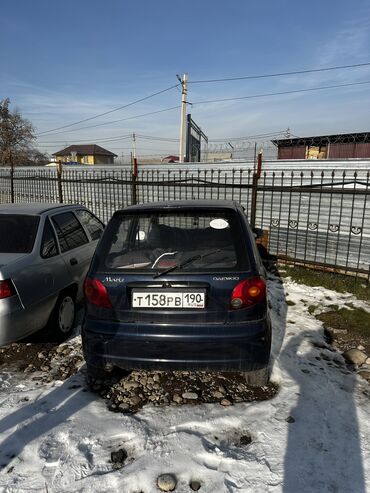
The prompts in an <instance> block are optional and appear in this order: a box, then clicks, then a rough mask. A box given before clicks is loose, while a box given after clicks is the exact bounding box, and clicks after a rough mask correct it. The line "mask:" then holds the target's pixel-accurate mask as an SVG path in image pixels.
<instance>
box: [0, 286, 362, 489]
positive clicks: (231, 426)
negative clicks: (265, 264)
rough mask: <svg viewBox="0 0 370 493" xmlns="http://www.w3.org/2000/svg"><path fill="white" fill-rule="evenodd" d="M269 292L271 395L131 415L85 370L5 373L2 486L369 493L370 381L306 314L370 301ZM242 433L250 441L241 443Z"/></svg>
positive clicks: (287, 289)
mask: <svg viewBox="0 0 370 493" xmlns="http://www.w3.org/2000/svg"><path fill="white" fill-rule="evenodd" d="M269 291H270V300H271V303H272V318H273V329H274V340H273V358H272V365H273V369H272V379H273V381H275V382H277V383H278V384H279V386H280V390H279V392H278V394H277V395H276V397H274V398H273V399H271V400H269V401H263V402H249V403H241V404H235V405H233V406H231V407H223V406H220V405H219V404H205V405H198V406H196V405H195V406H194V405H191V406H190V405H189V406H188V405H186V406H185V405H184V406H180V407H177V406H168V407H153V406H151V405H147V406H145V407H144V408H143V409H142V410H141V411H140V412H138V413H137V414H135V415H125V414H118V413H112V412H110V411H108V410H107V407H106V404H105V402H104V401H103V400H102V399H101V398H100V397H99V396H97V395H94V394H92V393H90V392H88V391H86V390H85V389H84V374H83V372H79V373H77V374H76V375H74V376H73V377H71V378H69V379H68V380H66V381H64V382H59V381H58V382H54V383H52V384H40V385H37V382H35V381H31V380H27V379H25V378H24V376H22V377H23V379H22V380H19V381H18V384H17V383H16V382H15V381H14V376H12V375H10V374H7V373H3V374H0V441H1V446H0V465H1V466H2V473H1V474H0V492H1V493H3V492H4V493H5V492H9V493H11V492H40V491H41V492H89V493H90V492H99V493H100V492H113V491H120V492H124V493H139V492H143V493H151V492H156V491H157V487H156V479H157V477H158V475H159V474H163V473H171V474H175V475H176V477H177V480H178V484H177V487H176V491H177V492H189V491H191V490H190V487H189V482H190V481H191V480H198V481H200V482H201V484H202V486H201V489H200V490H199V491H200V492H201V493H206V492H208V493H211V492H212V493H214V492H236V491H238V492H240V491H241V492H253V493H259V492H281V491H282V492H288V493H296V492H300V493H304V492H341V493H342V492H351V493H354V492H355V493H361V492H365V491H366V490H368V491H370V406H369V396H370V388H369V384H367V383H366V382H365V380H361V379H360V378H359V377H357V376H356V375H355V374H354V373H352V372H349V371H348V370H347V367H346V365H345V363H344V360H343V358H342V356H341V355H340V354H339V353H337V352H335V351H333V350H332V348H331V347H330V346H328V345H327V344H326V343H325V341H324V339H323V329H322V324H321V322H320V321H318V320H316V319H315V318H314V317H313V316H311V315H309V313H308V312H307V306H308V305H319V306H321V308H322V309H326V308H327V307H328V306H329V305H330V304H334V303H335V304H337V305H338V306H340V307H341V306H345V303H348V302H351V303H353V304H354V305H356V306H363V307H365V308H366V309H370V308H369V306H368V305H366V303H364V302H359V301H357V300H356V299H355V298H354V296H352V295H350V294H339V293H336V292H333V291H329V290H326V289H324V288H312V287H307V286H304V285H300V284H296V283H294V282H292V281H290V280H286V281H285V283H284V285H283V284H281V283H280V282H279V279H277V278H272V279H271V280H270V283H269ZM285 297H287V298H288V299H289V300H291V301H293V302H294V303H295V305H294V306H287V305H286V303H285ZM327 297H330V298H331V300H329V299H327ZM301 300H305V304H304V303H303V301H301ZM12 379H13V380H12ZM11 381H12V382H13V383H12V384H11V385H10V383H9V382H11ZM289 417H292V418H293V420H294V421H293V420H292V419H290V420H288V421H293V422H290V423H289V422H287V421H286V420H287V418H289ZM241 435H250V436H251V437H252V442H251V443H250V444H249V445H246V446H245V445H244V446H241V445H239V444H238V439H239V438H240V436H241ZM119 448H124V449H125V450H126V451H127V453H128V459H127V460H126V462H125V465H124V466H123V467H122V468H121V469H114V468H113V465H112V463H111V462H110V454H111V451H114V450H117V449H119Z"/></svg>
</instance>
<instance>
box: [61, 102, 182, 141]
mask: <svg viewBox="0 0 370 493" xmlns="http://www.w3.org/2000/svg"><path fill="white" fill-rule="evenodd" d="M178 108H181V105H177V106H171V107H170V108H164V109H163V110H157V111H150V112H149V113H143V114H141V115H134V116H128V117H126V118H120V119H119V120H111V121H109V122H104V123H97V124H96V125H87V126H86V127H80V128H73V129H72V130H62V131H61V132H55V133H54V132H53V135H60V134H65V133H69V132H77V131H78V130H85V129H86V128H96V127H102V126H104V125H111V124H113V123H118V122H124V121H127V120H134V119H135V118H142V117H144V116H150V115H156V114H157V113H164V112H165V111H172V110H177V109H178Z"/></svg>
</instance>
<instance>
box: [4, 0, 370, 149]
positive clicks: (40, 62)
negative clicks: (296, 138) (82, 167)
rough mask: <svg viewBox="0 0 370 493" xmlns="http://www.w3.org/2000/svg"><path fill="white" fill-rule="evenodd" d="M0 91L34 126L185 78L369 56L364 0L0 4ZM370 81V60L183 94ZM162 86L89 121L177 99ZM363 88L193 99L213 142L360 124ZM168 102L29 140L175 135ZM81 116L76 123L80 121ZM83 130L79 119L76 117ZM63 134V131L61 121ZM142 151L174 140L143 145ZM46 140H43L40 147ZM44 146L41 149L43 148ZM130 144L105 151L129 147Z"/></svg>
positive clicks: (11, 0)
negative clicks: (251, 97) (366, 64)
mask: <svg viewBox="0 0 370 493" xmlns="http://www.w3.org/2000/svg"><path fill="white" fill-rule="evenodd" d="M0 56H1V60H2V63H1V71H0V97H1V98H2V97H10V99H11V101H12V104H13V105H14V106H17V107H18V108H19V110H20V111H21V113H22V114H23V115H24V116H26V117H28V118H29V119H30V120H31V121H32V122H33V124H34V125H35V127H36V129H37V131H38V132H42V131H45V130H48V129H52V128H55V127H59V126H62V125H65V124H68V123H71V122H74V121H76V120H81V119H84V118H88V117H90V116H93V115H95V114H97V113H101V112H104V111H108V110H110V109H112V108H115V107H117V106H121V105H124V104H126V103H129V102H130V101H132V100H135V99H138V98H140V97H143V96H146V95H148V94H151V93H153V92H156V91H159V90H161V89H164V88H166V87H169V86H171V85H173V84H175V83H176V74H182V73H183V72H187V73H188V74H189V80H190V81H192V80H199V79H209V78H222V77H229V76H231V77H232V76H244V75H253V74H264V73H274V72H284V71H293V70H300V69H309V68H320V67H325V66H334V65H345V64H354V63H363V62H370V4H369V2H368V0H352V1H351V2H348V1H345V0H339V1H338V0H337V1H334V0H326V1H323V0H321V1H316V0H313V1H310V2H303V1H301V2H298V1H297V0H295V1H291V0H280V1H266V0H260V1H259V2H250V1H248V0H229V1H220V0H212V1H211V0H190V1H188V2H185V3H184V2H181V1H178V0H172V1H170V0H158V1H149V0H141V1H136V2H128V1H124V0H105V1H102V0H74V1H72V0H63V1H60V2H57V1H51V0H33V1H30V0H2V2H1V14H0ZM367 80H369V81H370V67H366V68H361V69H350V70H342V71H336V72H326V73H316V74H308V75H304V76H303V75H296V76H289V77H284V78H283V77H282V78H272V79H263V80H250V81H240V82H228V83H219V84H199V85H195V84H194V85H190V86H189V98H188V99H189V101H190V102H196V101H202V100H209V99H219V98H228V97H234V96H235V97H238V96H246V95H252V94H259V93H265V92H278V91H287V90H295V89H303V88H310V87H317V86H325V85H332V84H345V83H348V82H358V81H367ZM180 97H181V96H180V93H179V92H178V90H177V89H173V90H171V91H169V92H167V93H165V94H163V95H161V96H158V97H156V98H153V99H151V100H148V101H145V102H143V103H140V104H137V105H134V106H132V107H130V108H127V109H125V110H121V111H117V112H115V113H113V114H111V115H107V116H105V117H102V118H99V119H96V120H93V121H91V122H88V123H89V124H91V125H93V124H97V123H105V122H110V121H113V120H117V119H123V118H128V117H132V116H135V115H140V114H144V113H149V112H152V111H157V110H161V109H165V108H169V107H173V106H176V105H178V104H179V103H180ZM369 107H370V84H369V85H363V86H355V87H347V88H341V89H332V90H326V91H321V92H313V93H305V94H299V95H297V94H293V95H285V96H276V97H269V98H267V97H266V98H260V99H255V100H245V101H234V102H223V103H215V104H208V105H196V104H194V106H192V107H191V108H190V111H191V113H192V115H193V117H194V119H195V120H196V121H197V123H199V125H201V127H202V128H203V129H204V131H205V132H206V133H207V134H208V136H209V137H210V138H211V139H212V138H215V139H216V138H229V137H241V136H245V135H255V134H259V133H267V132H274V131H279V130H283V129H286V128H288V127H289V128H290V129H291V131H292V132H293V133H294V134H296V135H314V134H320V133H335V132H351V131H369V130H370V121H369V110H368V109H369ZM179 118H180V115H179V110H177V109H176V110H171V111H168V112H164V113H159V114H156V115H152V116H147V117H143V118H137V119H132V120H126V121H121V122H117V123H110V124H107V125H104V126H101V127H95V128H90V129H82V130H77V128H78V126H75V127H71V128H70V129H68V132H67V131H63V133H53V134H50V135H49V134H47V135H44V136H40V137H39V145H40V148H42V149H43V150H47V151H49V152H54V151H55V150H57V149H58V148H61V147H64V145H65V144H69V143H71V142H72V141H78V140H80V141H84V142H94V141H95V140H97V139H104V138H108V137H115V136H119V135H126V134H129V133H131V132H136V133H138V134H139V135H140V134H143V135H153V136H163V137H171V138H178V134H179ZM88 123H86V124H85V126H87V125H88ZM81 126H83V125H81ZM65 130H67V129H65ZM140 145H141V149H142V151H144V150H145V152H147V153H154V152H157V151H158V152H162V151H164V150H166V151H167V150H168V151H169V152H175V151H176V147H177V145H176V144H174V143H170V142H168V143H163V142H162V143H158V142H156V143H153V142H150V141H146V142H144V141H143V142H142V143H141V144H140ZM41 146H45V147H41ZM46 146H47V147H46ZM129 146H130V144H129V141H121V142H119V141H118V142H114V143H111V144H110V145H108V144H106V146H105V147H108V148H110V149H112V150H114V152H116V153H117V154H120V153H121V152H123V153H126V152H129Z"/></svg>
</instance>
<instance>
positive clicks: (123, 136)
mask: <svg viewBox="0 0 370 493" xmlns="http://www.w3.org/2000/svg"><path fill="white" fill-rule="evenodd" d="M131 138H132V134H126V135H116V136H114V137H105V138H102V139H93V140H94V142H108V141H110V140H112V139H113V140H115V139H119V140H126V139H131ZM67 140H68V142H71V143H72V144H83V143H85V142H87V140H88V139H83V140H81V139H80V140H69V139H67ZM65 142H66V140H47V141H38V143H39V144H64V143H65Z"/></svg>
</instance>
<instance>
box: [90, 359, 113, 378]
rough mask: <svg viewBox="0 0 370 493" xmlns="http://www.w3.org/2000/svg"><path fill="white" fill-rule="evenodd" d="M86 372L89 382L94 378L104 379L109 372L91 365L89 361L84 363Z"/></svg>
mask: <svg viewBox="0 0 370 493" xmlns="http://www.w3.org/2000/svg"><path fill="white" fill-rule="evenodd" d="M86 373H87V379H88V381H89V382H90V383H93V382H94V381H96V380H105V379H106V378H108V376H109V375H110V374H111V372H108V371H106V370H104V368H102V367H98V366H93V365H90V364H89V363H86Z"/></svg>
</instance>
